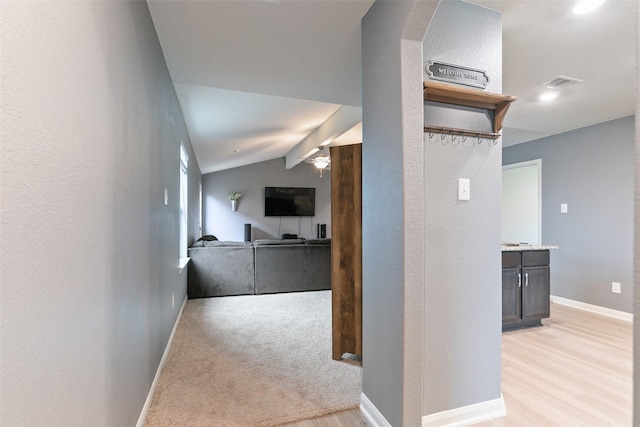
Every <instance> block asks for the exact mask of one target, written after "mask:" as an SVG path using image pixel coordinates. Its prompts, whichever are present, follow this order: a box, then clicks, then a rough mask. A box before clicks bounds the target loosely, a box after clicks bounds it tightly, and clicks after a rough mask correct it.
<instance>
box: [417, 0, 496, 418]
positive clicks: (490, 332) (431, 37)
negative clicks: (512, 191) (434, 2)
mask: <svg viewBox="0 0 640 427" xmlns="http://www.w3.org/2000/svg"><path fill="white" fill-rule="evenodd" d="M424 60H425V62H427V61H428V60H438V61H443V62H447V63H451V64H459V65H464V66H468V67H472V68H478V69H481V70H486V71H487V73H488V74H489V77H490V82H489V85H488V86H487V88H486V91H488V92H494V93H501V92H502V23H501V16H500V14H499V13H497V12H494V11H490V10H488V9H483V8H481V7H478V6H475V5H471V4H469V3H464V2H461V1H443V2H441V3H440V5H439V6H438V9H437V10H436V14H435V16H434V18H433V20H432V22H431V24H430V25H429V30H428V31H427V35H426V37H425V40H424ZM425 79H427V76H425ZM446 110H448V109H446ZM448 114H449V118H450V119H451V120H452V121H455V120H456V114H457V113H456V112H454V111H450V112H448ZM449 126H451V125H449ZM451 127H457V126H451ZM500 144H501V142H498V144H497V145H495V146H494V145H492V144H488V143H487V142H486V141H485V142H483V143H481V144H479V145H475V146H473V147H471V146H469V145H470V144H466V145H465V144H459V145H457V146H452V144H451V143H449V144H448V145H443V144H442V143H441V142H440V139H439V137H436V143H431V142H426V143H425V144H424V170H425V172H424V174H425V188H424V197H425V202H426V204H425V218H426V220H425V221H426V226H425V247H426V253H425V270H426V281H425V286H426V289H425V293H426V296H425V298H426V301H427V302H426V307H425V314H424V316H425V320H424V322H425V331H424V336H425V351H424V366H425V371H424V385H425V395H424V409H423V410H424V414H432V413H437V412H441V411H444V410H447V409H453V408H458V407H463V406H467V405H471V404H474V403H480V402H484V401H488V400H493V399H499V398H500V390H501V388H500V386H501V384H500V363H501V312H502V310H501V298H502V293H501V259H500V243H501V238H500V228H501V220H500V206H501V191H500V189H501V188H502V168H501V158H502V156H501V145H500ZM458 178H469V179H470V180H471V192H470V194H471V200H470V201H458V200H457V182H458Z"/></svg>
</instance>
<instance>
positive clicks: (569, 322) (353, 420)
mask: <svg viewBox="0 0 640 427" xmlns="http://www.w3.org/2000/svg"><path fill="white" fill-rule="evenodd" d="M543 323H544V326H542V327H539V328H532V329H524V330H520V331H512V332H506V333H504V334H503V335H502V392H503V395H504V400H505V404H506V407H507V416H506V417H502V418H499V419H495V420H490V421H485V422H483V423H479V424H477V425H478V426H482V427H491V426H543V427H550V426H631V424H632V387H633V385H632V366H633V365H632V347H633V342H632V324H631V323H630V322H625V321H622V320H615V319H611V318H608V317H604V316H600V315H596V314H592V313H588V312H585V311H582V310H576V309H573V308H570V307H566V306H562V305H558V304H552V306H551V317H550V318H549V319H546V320H543ZM289 426H290V427H360V426H369V424H368V423H367V422H366V421H365V419H364V417H363V416H362V415H361V414H360V412H359V411H358V410H353V411H347V412H342V413H339V414H334V415H330V416H327V417H322V418H316V419H313V420H307V421H302V422H298V423H294V424H289Z"/></svg>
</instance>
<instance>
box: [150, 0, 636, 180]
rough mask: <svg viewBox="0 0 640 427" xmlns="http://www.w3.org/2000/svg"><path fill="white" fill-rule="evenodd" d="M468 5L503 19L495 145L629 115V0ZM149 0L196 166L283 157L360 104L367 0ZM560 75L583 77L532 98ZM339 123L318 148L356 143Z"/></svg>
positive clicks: (489, 0)
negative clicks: (505, 109)
mask: <svg viewBox="0 0 640 427" xmlns="http://www.w3.org/2000/svg"><path fill="white" fill-rule="evenodd" d="M470 2H471V3H476V4H478V5H481V6H483V7H488V8H490V9H494V10H497V11H500V12H502V16H503V92H504V93H507V94H510V95H516V96H517V97H518V101H517V102H516V103H514V105H513V106H512V107H511V109H510V111H509V114H508V115H507V118H506V120H505V128H504V130H503V135H504V137H503V143H504V145H510V144H514V143H518V142H523V141H527V140H532V139H537V138H539V137H542V136H547V135H552V134H556V133H561V132H565V131H568V130H571V129H576V128H580V127H584V126H588V125H591V124H595V123H600V122H604V121H608V120H612V119H615V118H620V117H625V116H629V115H633V114H634V100H635V97H634V87H635V36H634V31H635V26H634V25H635V23H634V22H635V1H634V0H609V1H607V2H606V3H605V4H604V6H603V7H602V8H601V9H600V10H598V11H596V12H593V13H591V14H587V15H575V14H573V13H572V12H571V7H572V2H571V1H566V0H554V1H539V0H530V1H529V0H527V1H513V0H511V1H496V0H471V1H470ZM148 3H149V8H150V10H151V15H152V18H153V21H154V24H155V26H156V30H157V33H158V37H159V39H160V43H161V45H162V49H163V51H164V55H165V58H166V61H167V65H168V67H169V72H170V74H171V78H172V80H173V82H174V85H175V88H176V93H177V95H178V99H179V101H180V105H181V108H182V111H183V115H184V118H185V122H186V125H187V129H188V132H189V135H190V138H191V142H192V144H193V146H194V150H195V152H196V156H197V158H198V162H199V164H200V167H201V169H202V172H203V173H209V172H214V171H218V170H223V169H228V168H232V167H237V166H242V165H246V164H250V163H255V162H259V161H263V160H269V159H274V158H278V157H283V156H285V155H286V154H287V153H288V152H290V151H291V150H292V149H293V147H295V146H296V145H297V144H299V143H300V142H301V141H303V140H305V138H309V136H310V135H312V134H313V133H314V131H316V129H318V127H319V126H321V125H322V124H323V123H325V122H327V120H328V119H329V118H330V117H331V116H332V115H334V114H335V113H336V112H339V110H340V109H341V107H342V106H346V107H345V109H348V108H353V107H360V103H361V89H360V86H361V80H360V20H361V19H362V17H363V16H364V15H365V13H366V12H367V10H368V9H369V7H370V6H371V4H372V3H373V1H372V0H342V1H331V0H310V1H299V0H269V1H267V0H264V1H262V0H253V1H251V0H247V1H189V0H182V1H166V0H149V1H148ZM460 65H464V64H460ZM558 76H567V77H572V78H576V79H579V80H582V82H581V83H577V84H573V85H567V86H566V87H565V88H562V89H559V90H558V92H559V95H560V96H559V97H558V98H557V99H556V100H555V101H553V102H547V103H543V102H541V101H539V100H538V96H539V94H540V93H541V91H542V90H543V89H544V86H543V83H545V82H547V81H549V80H552V79H555V78H557V77H558ZM342 111H344V109H343V110H342ZM338 114H339V113H338ZM334 122H337V120H334ZM342 126H343V128H337V129H335V131H334V132H329V133H328V134H330V135H331V138H329V139H327V140H326V141H323V143H327V144H342V143H358V142H361V130H360V127H359V126H356V127H355V128H353V129H351V130H350V131H349V128H351V126H352V124H349V125H348V126H347V125H345V124H342ZM325 127H326V126H325ZM345 131H347V132H345ZM342 132H345V133H344V134H342ZM316 133H317V131H316ZM325 134H327V133H326V132H325ZM340 134H342V135H340ZM336 137H337V139H335V140H334V138H336Z"/></svg>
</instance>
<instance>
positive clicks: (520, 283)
mask: <svg viewBox="0 0 640 427" xmlns="http://www.w3.org/2000/svg"><path fill="white" fill-rule="evenodd" d="M518 287H519V288H521V287H522V275H521V274H520V273H518Z"/></svg>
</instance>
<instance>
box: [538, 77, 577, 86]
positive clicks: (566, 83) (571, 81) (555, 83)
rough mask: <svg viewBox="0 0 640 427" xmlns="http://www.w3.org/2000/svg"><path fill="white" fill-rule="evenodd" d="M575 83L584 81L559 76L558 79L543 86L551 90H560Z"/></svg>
mask: <svg viewBox="0 0 640 427" xmlns="http://www.w3.org/2000/svg"><path fill="white" fill-rule="evenodd" d="M575 83H582V80H579V79H574V78H571V77H565V76H558V78H557V79H553V80H551V81H548V82H546V83H544V84H543V86H546V87H547V88H549V89H560V88H564V87H567V86H569V85H572V84H575Z"/></svg>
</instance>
